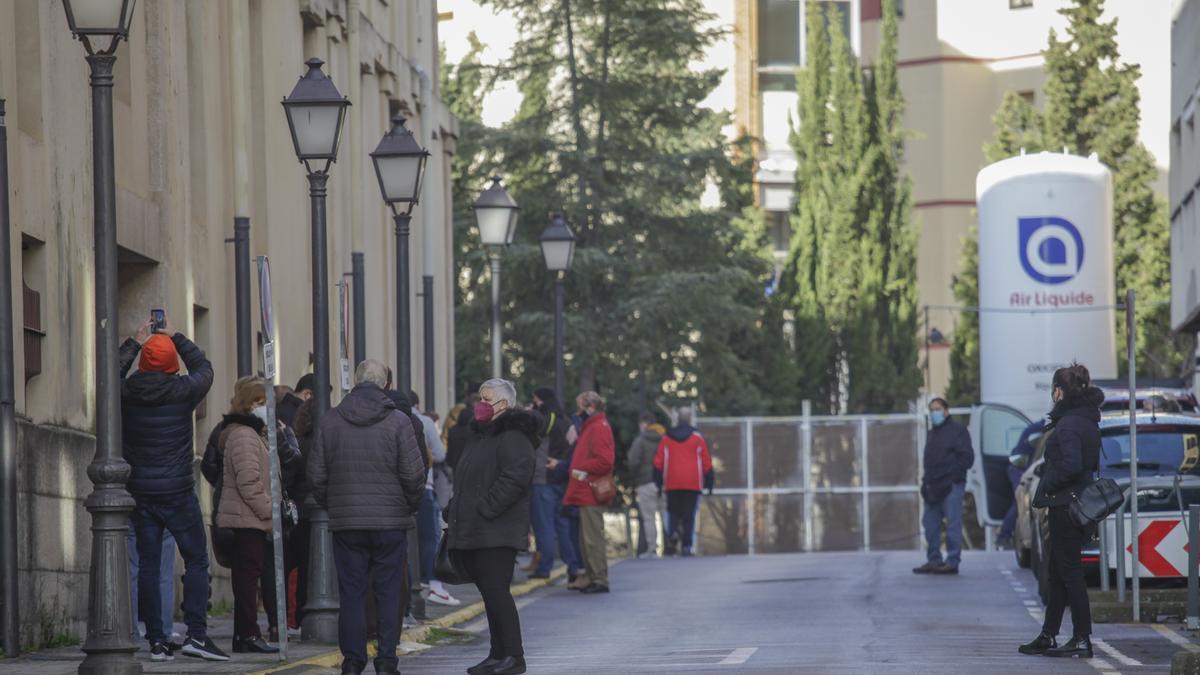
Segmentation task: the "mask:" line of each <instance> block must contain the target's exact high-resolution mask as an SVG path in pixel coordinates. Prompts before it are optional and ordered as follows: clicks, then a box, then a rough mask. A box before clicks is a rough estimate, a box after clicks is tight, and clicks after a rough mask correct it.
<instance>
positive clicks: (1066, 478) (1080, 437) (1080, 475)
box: [1033, 387, 1104, 508]
mask: <svg viewBox="0 0 1200 675" xmlns="http://www.w3.org/2000/svg"><path fill="white" fill-rule="evenodd" d="M1102 403H1104V392H1103V391H1101V390H1100V389H1098V388H1096V387H1088V388H1087V389H1085V390H1084V391H1083V392H1082V393H1081V394H1080V395H1078V396H1074V397H1071V398H1069V399H1068V398H1065V399H1063V400H1061V401H1059V402H1058V403H1056V404H1055V405H1054V409H1053V410H1051V411H1050V423H1049V424H1047V425H1046V432H1045V433H1046V452H1045V455H1044V457H1045V460H1046V461H1045V463H1044V464H1043V466H1044V467H1045V468H1044V469H1042V478H1041V480H1040V481H1038V487H1037V493H1036V494H1035V495H1034V497H1033V505H1034V506H1036V507H1039V508H1041V507H1046V506H1066V505H1068V504H1070V503H1071V501H1072V500H1074V499H1075V495H1076V494H1078V492H1079V491H1080V490H1082V489H1083V488H1085V487H1087V486H1088V485H1089V484H1091V482H1092V479H1093V474H1095V472H1096V470H1097V469H1099V468H1100V404H1102Z"/></svg>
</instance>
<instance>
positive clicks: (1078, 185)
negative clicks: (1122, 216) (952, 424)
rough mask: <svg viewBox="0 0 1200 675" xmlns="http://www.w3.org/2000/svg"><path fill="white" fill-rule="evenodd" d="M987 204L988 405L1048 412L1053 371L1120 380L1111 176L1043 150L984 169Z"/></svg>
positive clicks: (1091, 161) (983, 309)
mask: <svg viewBox="0 0 1200 675" xmlns="http://www.w3.org/2000/svg"><path fill="white" fill-rule="evenodd" d="M975 194H976V199H977V203H978V205H979V306H980V316H979V331H980V335H979V342H980V344H979V367H980V380H981V381H980V385H981V389H982V391H981V394H982V397H983V401H984V402H985V403H1006V404H1008V405H1011V406H1013V407H1014V408H1017V409H1018V410H1021V411H1022V412H1024V413H1025V414H1026V415H1029V416H1030V418H1031V419H1036V418H1037V417H1040V416H1042V415H1044V414H1046V412H1047V411H1049V409H1050V407H1051V402H1050V380H1051V376H1052V375H1053V374H1054V370H1055V369H1057V368H1059V367H1061V366H1064V365H1067V364H1069V363H1070V362H1071V361H1078V362H1080V363H1082V364H1084V365H1085V366H1087V367H1088V369H1089V370H1090V371H1091V373H1092V377H1093V378H1095V379H1101V378H1115V377H1116V375H1117V350H1116V338H1115V327H1116V323H1115V310H1114V309H1112V307H1113V305H1114V304H1115V302H1114V290H1113V253H1112V241H1113V225H1112V174H1111V172H1110V171H1109V170H1108V167H1106V166H1104V165H1103V164H1101V163H1100V161H1099V160H1098V159H1096V156H1095V155H1092V156H1091V157H1079V156H1076V155H1067V154H1055V153H1049V152H1042V153H1038V154H1035V155H1022V156H1020V157H1013V158H1010V159H1006V160H1003V161H1000V162H996V163H995V164H992V165H990V166H987V167H985V168H984V169H983V170H982V171H980V172H979V176H978V177H977V178H976V181H975Z"/></svg>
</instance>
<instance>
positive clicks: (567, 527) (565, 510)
mask: <svg viewBox="0 0 1200 675" xmlns="http://www.w3.org/2000/svg"><path fill="white" fill-rule="evenodd" d="M550 487H551V488H552V489H553V490H554V503H555V507H554V536H555V538H556V539H558V556H559V557H560V558H562V561H563V563H565V564H566V566H567V571H568V572H570V573H571V574H575V573H576V572H578V571H579V570H581V569H583V553H582V552H581V551H580V550H579V515H578V509H577V508H575V507H566V506H563V505H562V499H563V486H561V485H552V486H550ZM535 498H536V497H535ZM572 510H574V511H576V515H575V516H574V517H572V516H571V511H572Z"/></svg>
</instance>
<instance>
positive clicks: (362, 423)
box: [308, 384, 425, 532]
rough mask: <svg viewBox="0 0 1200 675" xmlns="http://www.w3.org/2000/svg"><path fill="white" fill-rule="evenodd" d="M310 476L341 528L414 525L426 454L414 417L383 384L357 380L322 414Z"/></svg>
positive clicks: (320, 501)
mask: <svg viewBox="0 0 1200 675" xmlns="http://www.w3.org/2000/svg"><path fill="white" fill-rule="evenodd" d="M308 479H309V482H310V483H311V485H312V495H313V498H314V499H316V501H317V503H318V504H320V505H322V506H324V507H325V508H326V509H328V510H329V529H331V530H333V531H335V532H337V531H339V530H394V529H404V528H408V527H413V526H414V525H415V523H416V521H415V519H414V517H413V516H414V515H415V514H416V513H417V508H418V507H419V506H420V505H421V496H422V494H423V493H424V491H425V460H424V458H422V457H421V451H420V449H419V448H418V447H417V437H416V436H415V435H414V433H413V426H412V422H410V421H409V419H408V417H407V416H406V415H404V414H403V413H401V412H400V411H398V410H396V405H395V404H394V403H392V400H391V399H390V398H389V397H388V395H387V394H386V393H384V391H383V390H382V389H380V388H379V387H377V386H375V385H373V384H360V385H358V386H356V387H355V388H354V390H353V391H351V392H350V393H349V394H348V395H347V396H346V398H344V399H342V402H341V403H340V404H338V407H336V408H334V409H333V410H330V411H329V412H327V413H325V415H324V416H323V417H322V418H321V424H320V427H319V428H318V429H317V434H316V439H315V442H314V443H313V448H312V453H311V455H310V456H309V457H308Z"/></svg>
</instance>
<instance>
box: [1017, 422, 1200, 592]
mask: <svg viewBox="0 0 1200 675" xmlns="http://www.w3.org/2000/svg"><path fill="white" fill-rule="evenodd" d="M1053 433H1054V431H1053V430H1051V431H1050V432H1048V433H1047V434H1046V435H1045V436H1043V437H1042V439H1040V442H1039V444H1038V445H1037V446H1036V447H1037V451H1036V453H1035V454H1034V456H1033V458H1032V462H1031V463H1030V465H1029V468H1028V469H1026V471H1025V473H1024V475H1023V476H1022V477H1021V482H1020V484H1019V485H1018V486H1017V492H1016V500H1017V509H1018V511H1017V529H1016V533H1015V535H1014V548H1015V549H1017V551H1018V553H1017V560H1018V562H1021V558H1022V555H1024V556H1025V557H1026V560H1027V561H1028V562H1029V564H1030V566H1031V567H1032V568H1033V571H1034V575H1035V576H1036V577H1037V579H1038V590H1039V592H1040V593H1041V594H1042V599H1043V601H1044V600H1045V599H1046V597H1045V589H1046V588H1047V582H1048V577H1049V555H1048V551H1049V527H1048V524H1047V520H1046V519H1047V511H1046V509H1037V508H1033V506H1032V501H1033V496H1034V495H1035V494H1036V493H1037V486H1038V482H1039V481H1040V480H1041V476H1040V475H1039V474H1040V471H1039V467H1040V466H1041V465H1042V464H1043V462H1044V459H1043V457H1042V452H1043V450H1044V447H1045V439H1046V438H1047V437H1049V435H1050V434H1053ZM1100 435H1101V455H1100V476H1101V477H1104V478H1111V479H1113V480H1114V481H1116V483H1117V485H1119V486H1120V487H1121V488H1122V489H1123V490H1125V491H1128V490H1129V483H1130V481H1129V470H1130V450H1129V415H1128V414H1127V413H1105V414H1104V415H1103V416H1102V417H1101V420H1100ZM1137 438H1138V467H1137V475H1138V512H1139V514H1140V515H1142V516H1144V518H1145V520H1144V521H1143V522H1144V523H1148V522H1150V521H1151V520H1153V519H1155V518H1162V517H1164V516H1167V517H1170V516H1177V515H1179V514H1180V512H1181V511H1186V509H1187V507H1188V506H1189V505H1191V504H1193V503H1200V468H1197V467H1196V466H1195V465H1194V453H1195V452H1196V450H1197V449H1198V447H1200V415H1197V414H1194V413H1167V414H1162V413H1152V412H1142V413H1138V416H1137ZM1189 451H1190V453H1191V454H1193V460H1192V461H1191V462H1189V461H1185V460H1187V458H1188V455H1189ZM1109 528H1110V530H1112V528H1113V526H1112V525H1110V526H1109ZM1112 531H1113V532H1115V530H1112ZM1129 540H1130V537H1127V538H1126V541H1129ZM1109 549H1110V551H1114V552H1115V545H1114V544H1111V543H1110V544H1109ZM1081 559H1082V561H1083V564H1084V570H1085V572H1086V573H1087V575H1088V577H1089V578H1090V579H1091V580H1092V582H1093V583H1095V581H1096V580H1098V579H1099V575H1100V574H1102V573H1104V570H1101V569H1100V540H1099V536H1098V534H1096V535H1093V536H1092V539H1091V541H1090V542H1089V543H1088V544H1086V545H1085V547H1084V550H1083V552H1082V556H1081ZM1143 560H1145V558H1144V557H1143ZM1112 567H1115V562H1112V563H1110V569H1111V568H1112ZM1184 567H1185V568H1186V565H1185V566H1184ZM1156 576H1157V577H1158V578H1163V577H1164V576H1171V575H1164V574H1162V573H1159V574H1157V575H1156Z"/></svg>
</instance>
